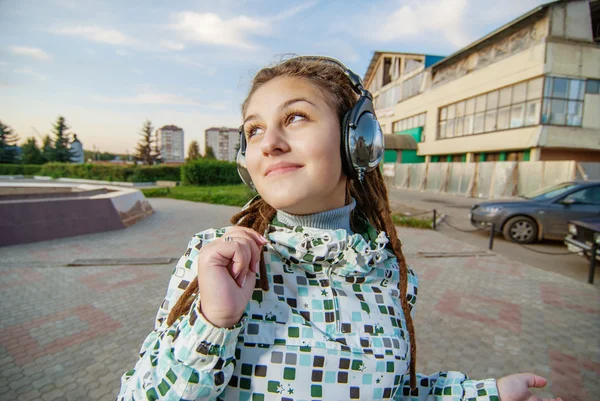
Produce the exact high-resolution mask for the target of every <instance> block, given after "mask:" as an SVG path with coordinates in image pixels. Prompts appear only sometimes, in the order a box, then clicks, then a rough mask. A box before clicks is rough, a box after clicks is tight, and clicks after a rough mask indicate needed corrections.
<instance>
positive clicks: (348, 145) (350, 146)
mask: <svg viewBox="0 0 600 401" xmlns="http://www.w3.org/2000/svg"><path fill="white" fill-rule="evenodd" d="M294 60H307V61H326V62H329V63H332V64H335V65H337V66H339V67H340V68H341V69H342V70H343V71H344V74H345V75H346V76H347V77H348V80H349V81H350V83H351V84H352V89H353V90H354V92H356V94H357V95H359V98H358V101H357V102H356V104H355V105H354V107H353V108H352V109H351V110H349V111H348V112H347V113H346V115H345V116H344V118H343V119H342V122H341V136H342V138H341V152H340V153H341V156H342V171H343V172H344V174H345V175H346V176H347V177H349V178H358V180H359V181H360V182H361V183H362V181H363V179H364V176H365V173H367V172H369V171H373V170H375V169H376V168H377V166H378V165H379V162H380V161H381V158H382V157H383V150H384V140H383V132H382V131H381V127H380V125H379V122H378V121H377V117H376V116H375V110H374V108H373V95H371V93H370V92H369V91H368V90H366V89H365V88H364V87H363V83H362V79H361V78H360V76H358V75H357V74H356V73H354V72H353V71H351V70H349V69H348V68H347V67H346V66H345V65H344V64H342V62H340V61H338V60H336V59H334V58H330V57H321V56H300V57H294V58H291V59H289V60H288V61H285V62H284V63H287V62H290V61H294ZM239 133H240V148H239V150H238V153H237V157H236V162H237V169H238V174H239V175H240V178H241V179H242V181H243V182H244V184H246V185H247V186H249V187H250V188H251V189H252V190H254V191H256V188H255V186H254V183H253V182H252V178H251V177H250V173H249V172H248V169H247V167H246V146H247V143H246V135H245V134H244V126H243V125H242V126H241V127H240V129H239Z"/></svg>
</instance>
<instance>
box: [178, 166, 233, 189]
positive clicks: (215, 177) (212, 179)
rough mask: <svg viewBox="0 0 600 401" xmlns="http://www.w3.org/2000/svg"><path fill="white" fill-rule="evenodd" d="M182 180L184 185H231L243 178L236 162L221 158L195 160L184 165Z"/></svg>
mask: <svg viewBox="0 0 600 401" xmlns="http://www.w3.org/2000/svg"><path fill="white" fill-rule="evenodd" d="M181 181H182V183H183V184H184V185H229V184H240V183H242V180H241V179H240V176H239V174H238V172H237V165H236V164H235V163H230V162H225V161H220V160H195V161H192V162H188V163H186V164H184V165H183V166H182V169H181Z"/></svg>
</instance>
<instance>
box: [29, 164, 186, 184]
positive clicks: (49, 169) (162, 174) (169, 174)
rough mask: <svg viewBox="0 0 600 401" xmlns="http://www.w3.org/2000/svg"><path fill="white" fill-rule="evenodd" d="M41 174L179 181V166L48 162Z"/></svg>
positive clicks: (109, 179)
mask: <svg viewBox="0 0 600 401" xmlns="http://www.w3.org/2000/svg"><path fill="white" fill-rule="evenodd" d="M41 167H42V168H41V171H40V174H41V175H47V176H50V177H52V178H83V179H88V180H102V181H127V182H154V181H158V180H168V181H179V180H180V177H181V169H180V167H179V166H144V167H141V166H119V165H117V166H111V165H104V164H70V163H47V164H44V165H43V166H41Z"/></svg>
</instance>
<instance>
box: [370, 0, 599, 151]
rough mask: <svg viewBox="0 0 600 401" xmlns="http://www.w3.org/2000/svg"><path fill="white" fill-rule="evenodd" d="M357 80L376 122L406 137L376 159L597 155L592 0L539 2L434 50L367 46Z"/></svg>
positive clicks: (596, 20)
mask: <svg viewBox="0 0 600 401" xmlns="http://www.w3.org/2000/svg"><path fill="white" fill-rule="evenodd" d="M428 57H429V59H428ZM433 57H435V56H433ZM432 61H434V62H433V63H432ZM428 64H429V65H428ZM364 82H365V86H366V87H367V88H369V90H370V91H371V93H373V95H374V100H375V108H376V113H377V116H378V118H379V121H380V123H381V125H382V128H383V130H384V132H385V133H386V134H394V135H404V136H408V137H410V140H408V141H403V142H404V143H405V145H402V146H400V145H397V142H395V141H389V142H390V145H389V146H388V145H387V143H388V142H387V141H386V148H388V149H387V150H386V153H385V156H384V161H385V162H397V163H418V162H436V161H456V162H460V161H465V162H470V161H496V160H497V161H503V160H522V161H528V160H531V161H539V160H542V161H543V160H577V161H596V162H597V161H600V1H597V0H594V1H587V0H558V1H553V2H550V3H547V4H545V5H542V6H539V7H537V8H535V9H533V10H531V11H530V12H528V13H526V14H524V15H522V16H520V17H519V18H517V19H515V20H513V21H510V22H508V23H507V24H506V25H504V26H502V27H500V28H498V29H497V30H495V31H493V32H491V33H490V34H488V35H486V36H484V37H483V38H481V39H479V40H477V41H475V42H473V43H471V44H469V45H468V46H466V47H465V48H463V49H461V50H459V51H457V52H456V53H454V54H452V55H450V56H448V57H445V58H442V59H438V60H435V58H432V56H427V55H414V54H407V53H394V52H375V53H374V55H373V58H372V60H371V63H370V65H369V67H368V70H367V72H366V74H365V77H364ZM407 139H408V138H407ZM413 140H414V142H415V143H416V146H412V148H413V149H411V146H410V143H411V142H412V141H413ZM406 144H408V145H406ZM415 147H416V150H415V149H414V148H415Z"/></svg>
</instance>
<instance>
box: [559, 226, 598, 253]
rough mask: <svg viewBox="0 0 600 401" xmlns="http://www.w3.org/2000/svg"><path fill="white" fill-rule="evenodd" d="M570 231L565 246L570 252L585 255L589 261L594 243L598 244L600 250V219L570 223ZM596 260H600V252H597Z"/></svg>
mask: <svg viewBox="0 0 600 401" xmlns="http://www.w3.org/2000/svg"><path fill="white" fill-rule="evenodd" d="M568 230H569V234H568V235H567V236H566V237H565V245H566V246H567V249H568V250H569V251H571V252H574V253H578V254H580V255H583V256H585V257H586V258H587V259H588V260H589V259H590V257H591V253H592V245H593V243H594V242H595V243H596V244H598V248H600V217H592V218H589V219H582V220H572V221H569V225H568ZM596 260H600V251H597V252H596Z"/></svg>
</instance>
